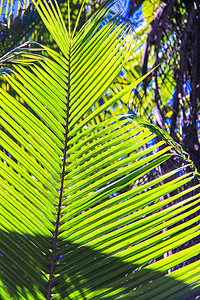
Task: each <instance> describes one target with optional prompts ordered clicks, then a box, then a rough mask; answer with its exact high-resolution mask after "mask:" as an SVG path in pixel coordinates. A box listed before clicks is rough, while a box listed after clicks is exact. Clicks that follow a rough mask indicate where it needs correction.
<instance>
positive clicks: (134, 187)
mask: <svg viewBox="0 0 200 300" xmlns="http://www.w3.org/2000/svg"><path fill="white" fill-rule="evenodd" d="M110 3H111V1H106V2H104V4H103V6H102V8H101V9H100V10H98V11H97V13H96V14H95V15H93V16H92V18H90V20H89V21H88V22H87V23H86V24H85V25H84V26H83V27H82V28H81V29H80V31H79V32H78V33H77V34H76V35H75V34H74V32H75V30H71V28H70V26H69V29H68V30H67V29H66V27H65V24H64V21H63V18H62V16H61V13H60V9H59V7H58V5H57V3H55V5H54V4H52V2H51V1H48V2H46V1H39V2H37V3H35V5H36V8H37V11H38V13H39V14H40V17H41V18H42V20H43V22H44V24H45V25H46V27H47V28H48V30H49V31H50V33H51V35H52V37H53V38H54V40H55V42H56V44H57V46H58V47H59V52H55V51H54V50H52V49H50V48H48V47H46V46H42V45H38V48H37V51H39V50H40V49H43V50H45V51H47V52H48V54H49V57H48V58H47V57H42V56H41V55H39V54H34V52H33V50H32V48H30V51H29V47H28V45H29V43H27V44H26V45H24V47H20V48H18V49H15V50H14V51H12V52H11V53H8V55H7V56H5V57H4V58H2V61H1V63H4V62H6V63H8V62H9V63H10V64H12V69H13V70H14V76H13V74H9V71H10V70H9V69H6V68H5V69H1V73H2V74H6V76H5V78H6V81H7V82H8V83H9V84H10V85H11V87H12V88H13V89H14V90H15V91H16V93H17V95H18V96H15V97H14V96H12V95H11V94H9V93H7V92H6V91H5V90H3V89H1V90H0V94H1V98H0V109H1V115H0V122H1V123H0V126H1V131H0V132H1V135H0V139H1V149H0V150H1V151H0V157H1V160H0V165H1V171H0V191H1V192H0V201H1V223H0V226H1V239H0V255H1V260H0V264H1V273H0V286H1V289H0V297H1V299H45V298H46V299H118V298H125V299H133V298H134V299H164V298H167V297H168V298H174V297H176V299H179V298H182V299H183V297H186V296H187V295H188V296H191V295H194V294H195V293H197V292H199V276H200V268H199V263H198V261H197V258H198V254H199V245H197V244H195V245H194V246H191V247H190V248H186V249H183V250H182V251H181V252H179V253H174V254H173V255H171V256H169V257H166V255H165V254H166V253H167V252H168V251H169V250H173V249H175V248H176V247H177V246H181V245H183V244H184V243H185V242H187V241H190V240H194V239H196V238H197V237H198V235H199V223H198V222H199V218H198V217H194V214H195V212H196V211H198V209H199V208H198V206H197V205H198V201H199V194H198V191H199V184H197V185H193V187H192V188H189V189H188V188H187V184H188V183H189V182H191V181H192V180H193V179H195V178H198V174H197V172H196V169H195V167H194V166H193V164H192V162H191V161H190V159H189V158H188V157H187V155H186V154H185V153H184V152H183V150H182V149H181V147H179V146H178V145H177V144H176V143H175V142H173V140H172V139H171V138H170V137H169V135H168V134H167V133H165V132H163V131H162V130H160V129H159V128H158V127H155V126H152V125H150V124H148V123H146V122H144V121H142V120H141V119H138V118H136V116H132V115H125V116H122V115H120V116H118V117H117V116H115V117H112V118H110V119H107V120H105V121H104V122H100V119H101V114H103V112H104V111H105V110H106V109H107V108H108V107H109V106H111V105H113V104H114V103H116V101H117V100H119V99H120V98H121V97H123V95H125V94H126V93H127V92H129V91H130V90H131V89H133V88H134V86H136V85H137V84H138V83H139V82H140V81H141V80H143V79H144V77H143V78H141V79H139V80H138V81H136V82H134V83H132V84H130V85H129V86H127V87H126V88H125V89H123V90H122V91H121V92H119V93H118V95H116V96H114V97H112V98H111V99H109V101H107V102H106V103H104V104H103V105H99V106H98V107H95V106H94V105H95V104H96V103H99V102H97V101H98V100H99V99H100V97H101V96H102V95H104V93H105V91H106V90H107V89H108V87H109V85H110V83H111V82H112V81H113V80H114V79H115V77H116V75H117V74H118V72H119V71H120V69H121V67H122V62H123V54H124V53H125V52H126V51H127V49H128V48H127V47H128V45H126V42H125V41H124V39H123V35H124V34H125V26H126V25H124V26H123V25H117V24H118V19H117V16H114V17H113V18H112V19H111V20H109V22H108V23H106V24H105V25H104V26H103V27H102V19H104V18H105V17H106V14H107V10H105V8H106V6H107V5H108V4H110ZM68 18H69V22H68V23H69V24H70V11H69V12H68ZM77 24H78V20H77V23H76V25H77ZM25 46H26V48H25ZM39 47H40V48H39ZM50 57H51V58H50ZM145 76H146V75H145ZM156 136H158V137H160V138H161V141H160V142H158V143H157V144H155V143H154V141H153V140H154V139H155V137H156ZM166 142H167V144H168V146H164V144H165V143H166ZM161 146H162V148H160V147H161ZM172 151H174V153H173V152H172ZM174 155H175V156H176V157H177V160H179V162H181V164H182V165H181V166H180V167H179V168H174V170H173V171H172V172H171V173H168V174H165V175H163V176H161V177H159V178H157V179H154V180H153V181H150V182H146V183H144V184H143V185H139V186H138V184H137V181H138V180H139V179H140V178H141V177H143V176H145V174H147V173H148V172H150V171H154V172H155V171H156V167H157V166H159V165H160V164H161V163H163V162H165V161H167V159H168V158H170V157H171V156H174ZM177 191H178V192H177ZM170 193H174V194H173V196H169V195H170ZM161 200H162V201H161ZM167 204H168V207H167V206H166V205H167ZM169 204H171V205H170V206H169ZM183 218H184V222H182V220H183ZM180 222H181V224H180ZM191 258H192V259H193V262H192V263H190V259H191ZM194 258H196V261H195V259H194ZM181 264H185V265H184V267H183V268H180V269H178V270H175V271H174V269H173V268H175V267H176V266H177V265H181ZM169 270H171V271H173V272H171V273H170V272H169ZM166 273H168V274H167V275H166ZM164 275H165V276H164Z"/></svg>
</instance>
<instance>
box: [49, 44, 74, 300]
mask: <svg viewBox="0 0 200 300" xmlns="http://www.w3.org/2000/svg"><path fill="white" fill-rule="evenodd" d="M70 65H71V42H70V43H69V59H68V76H67V91H66V92H67V99H66V100H67V101H66V112H67V116H66V125H65V143H64V153H63V165H62V173H61V185H60V193H59V201H58V212H57V219H56V224H55V231H54V239H53V250H52V257H51V267H50V274H49V282H48V291H47V300H50V299H51V290H52V283H53V275H54V268H55V258H56V249H57V239H58V229H59V223H60V215H61V204H62V196H63V185H64V177H65V165H66V155H67V151H68V147H69V146H68V139H69V117H70V115H69V101H70V73H71V72H70Z"/></svg>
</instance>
